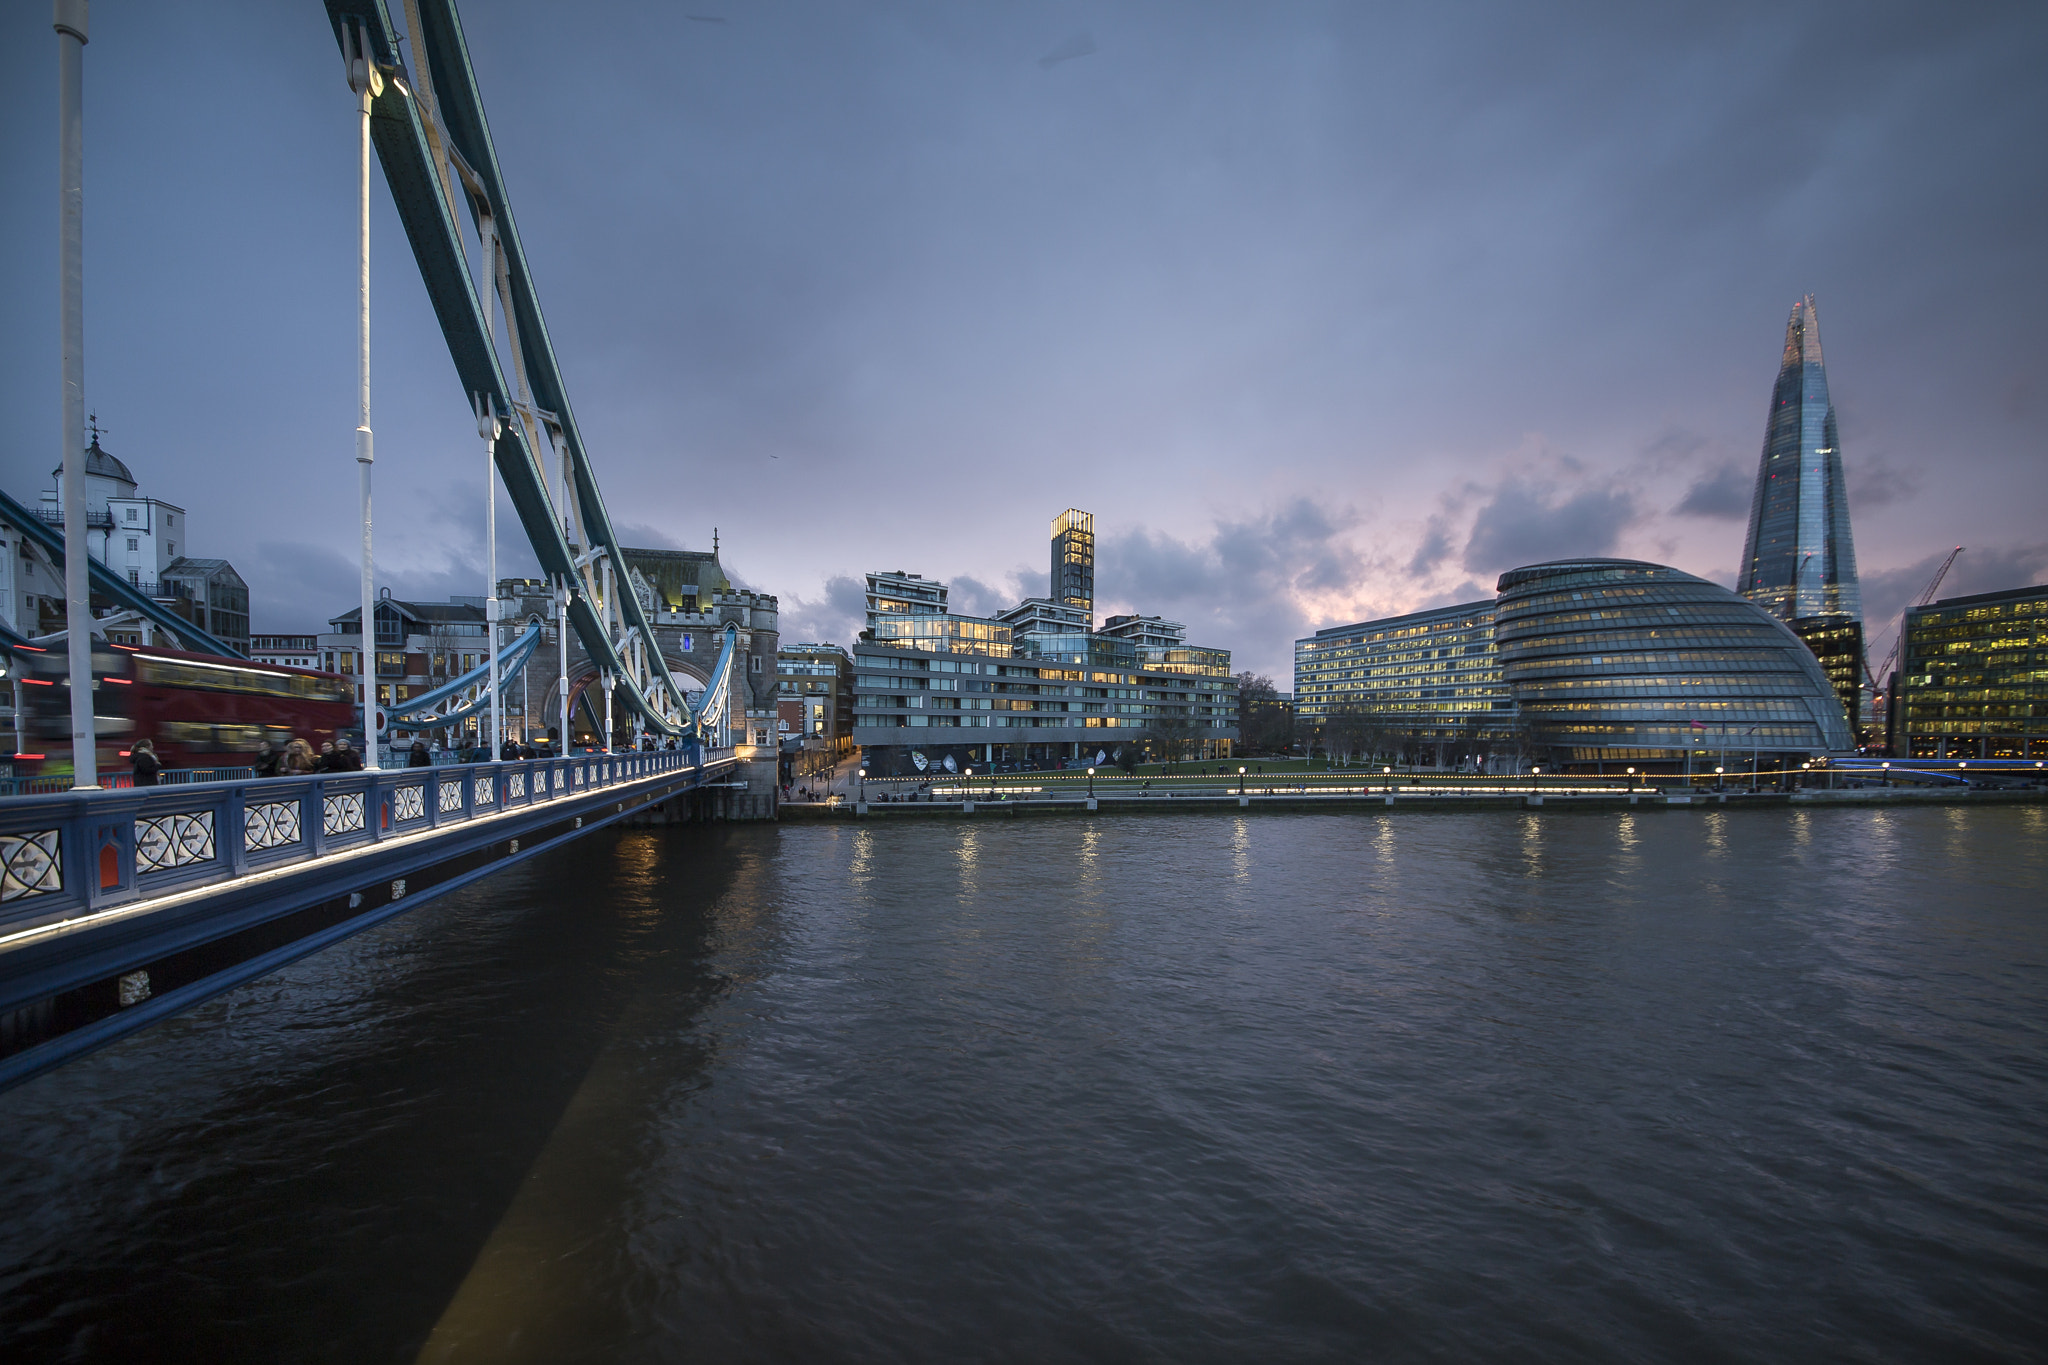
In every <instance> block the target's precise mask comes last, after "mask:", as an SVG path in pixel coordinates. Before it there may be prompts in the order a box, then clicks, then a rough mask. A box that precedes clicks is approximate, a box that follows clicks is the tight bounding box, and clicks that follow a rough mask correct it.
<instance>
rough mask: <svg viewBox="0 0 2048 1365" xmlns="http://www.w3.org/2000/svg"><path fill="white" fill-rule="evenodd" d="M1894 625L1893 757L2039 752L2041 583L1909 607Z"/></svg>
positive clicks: (2044, 629)
mask: <svg viewBox="0 0 2048 1365" xmlns="http://www.w3.org/2000/svg"><path fill="white" fill-rule="evenodd" d="M1904 629H1905V642H1904V644H1903V645H1902V646H1901V647H1900V668H1899V672H1898V673H1897V674H1896V675H1894V679H1895V680H1894V682H1893V685H1892V687H1891V693H1892V713H1891V736H1890V739H1891V752H1892V754H1893V755H1894V756H1895V757H1898V758H1958V759H1970V758H2008V759H2010V758H2030V759H2048V585H2041V586H2037V587H2032V588H2017V589H2013V590H2011V591H2008V592H1989V593H1979V594H1976V595H1975V596H1971V597H1950V598H1945V599H1943V600H1942V601H1939V602H1934V603H1931V604H1929V605H1928V606H1924V607H1915V608H1913V609H1912V610H1911V611H1909V612H1907V613H1906V623H1905V627H1904Z"/></svg>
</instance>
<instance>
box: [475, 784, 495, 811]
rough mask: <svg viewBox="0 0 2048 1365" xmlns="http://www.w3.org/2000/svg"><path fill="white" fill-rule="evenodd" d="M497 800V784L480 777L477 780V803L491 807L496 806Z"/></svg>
mask: <svg viewBox="0 0 2048 1365" xmlns="http://www.w3.org/2000/svg"><path fill="white" fill-rule="evenodd" d="M497 799H498V797H497V786H496V784H495V783H493V782H492V781H491V779H490V778H488V777H479V778H478V779H477V780H476V803H477V804H478V805H479V806H489V805H493V804H495V803H496V801H497Z"/></svg>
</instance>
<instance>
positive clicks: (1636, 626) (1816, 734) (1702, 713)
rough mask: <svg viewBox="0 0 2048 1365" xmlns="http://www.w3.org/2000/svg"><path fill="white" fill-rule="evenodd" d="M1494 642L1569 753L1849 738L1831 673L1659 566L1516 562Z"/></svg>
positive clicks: (1796, 747) (1794, 642) (1775, 625)
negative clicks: (1521, 566)
mask: <svg viewBox="0 0 2048 1365" xmlns="http://www.w3.org/2000/svg"><path fill="white" fill-rule="evenodd" d="M1494 640H1495V645H1496V647H1497V649H1498V651H1499V657H1500V665H1501V673H1502V675H1503V677H1504V678H1505V680H1506V682H1507V685H1508V692H1509V694H1510V695H1511V696H1512V697H1513V698H1514V699H1515V702H1516V704H1517V706H1518V707H1519V709H1520V712H1521V714H1522V716H1523V717H1524V718H1525V719H1526V720H1528V721H1529V722H1530V723H1531V724H1532V725H1533V726H1534V727H1535V728H1536V730H1537V731H1538V732H1539V734H1540V735H1541V742H1543V743H1545V744H1547V745H1549V746H1551V747H1553V748H1557V749H1565V750H1570V751H1572V756H1573V757H1574V758H1578V759H1586V760H1591V759H1595V758H1610V759H1616V760H1618V759H1621V758H1631V757H1635V758H1643V759H1646V760H1647V759H1652V758H1662V757H1666V756H1668V755H1669V754H1670V753H1672V752H1674V751H1685V750H1689V749H1702V748H1704V749H1743V750H1752V749H1753V750H1761V751H1766V752H1774V753H1820V752H1826V751H1829V750H1843V749H1847V748H1850V747H1851V746H1852V745H1853V744H1854V742H1855V741H1854V739H1853V737H1852V736H1851V735H1850V733H1849V722H1848V718H1847V717H1846V716H1845V715H1844V714H1843V712H1842V703H1841V701H1840V700H1839V699H1838V698H1837V697H1836V695H1835V690H1834V687H1833V685H1832V684H1831V683H1830V682H1829V681H1828V677H1827V674H1826V673H1825V672H1824V671H1823V670H1822V668H1821V666H1820V663H1819V661H1818V660H1817V659H1815V658H1814V655H1813V651H1812V650H1811V649H1809V648H1807V646H1806V643H1805V642H1804V641H1803V640H1801V639H1800V638H1799V637H1798V636H1797V635H1794V634H1793V633H1792V631H1791V630H1790V629H1789V628H1788V627H1787V626H1786V625H1785V623H1784V622H1782V621H1780V620H1779V619H1778V618H1777V617H1775V616H1773V615H1771V613H1769V612H1768V611H1765V610H1764V609H1763V608H1762V607H1760V606H1758V605H1757V604H1756V603H1754V602H1751V601H1749V600H1748V599H1747V598H1744V597H1739V596H1737V595H1736V594H1735V593H1733V592H1730V591H1729V590H1728V589H1726V588H1724V587H1722V586H1721V585H1719V584H1718V583H1709V582H1707V581H1706V580H1705V579H1703V578H1695V577H1693V575H1691V574H1689V573H1682V572H1680V571H1679V570H1677V569H1673V568H1667V567H1666V566H1664V565H1662V564H1649V563H1645V562H1643V561H1641V560H1630V559H1569V560H1557V561H1554V562H1552V563H1549V564H1532V565H1528V566H1527V567H1524V568H1520V569H1513V570H1510V571H1509V572H1507V573H1504V574H1502V575H1501V577H1500V598H1499V600H1498V601H1497V602H1496V603H1495V604H1494Z"/></svg>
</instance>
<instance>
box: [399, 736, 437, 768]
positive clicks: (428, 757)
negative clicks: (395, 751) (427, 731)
mask: <svg viewBox="0 0 2048 1365" xmlns="http://www.w3.org/2000/svg"><path fill="white" fill-rule="evenodd" d="M405 766H406V767H408V768H431V767H433V766H434V756H433V755H432V754H430V753H428V752H427V742H426V741H425V740H423V739H416V740H414V741H413V742H412V752H411V753H409V754H408V755H407V756H406V760H405Z"/></svg>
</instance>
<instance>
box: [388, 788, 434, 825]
mask: <svg viewBox="0 0 2048 1365" xmlns="http://www.w3.org/2000/svg"><path fill="white" fill-rule="evenodd" d="M426 813H427V789H426V788H425V787H395V788H393V789H392V792H391V818H392V819H393V820H396V821H400V822H403V821H406V820H417V819H419V818H420V817H421V816H423V815H425V814H426Z"/></svg>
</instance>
